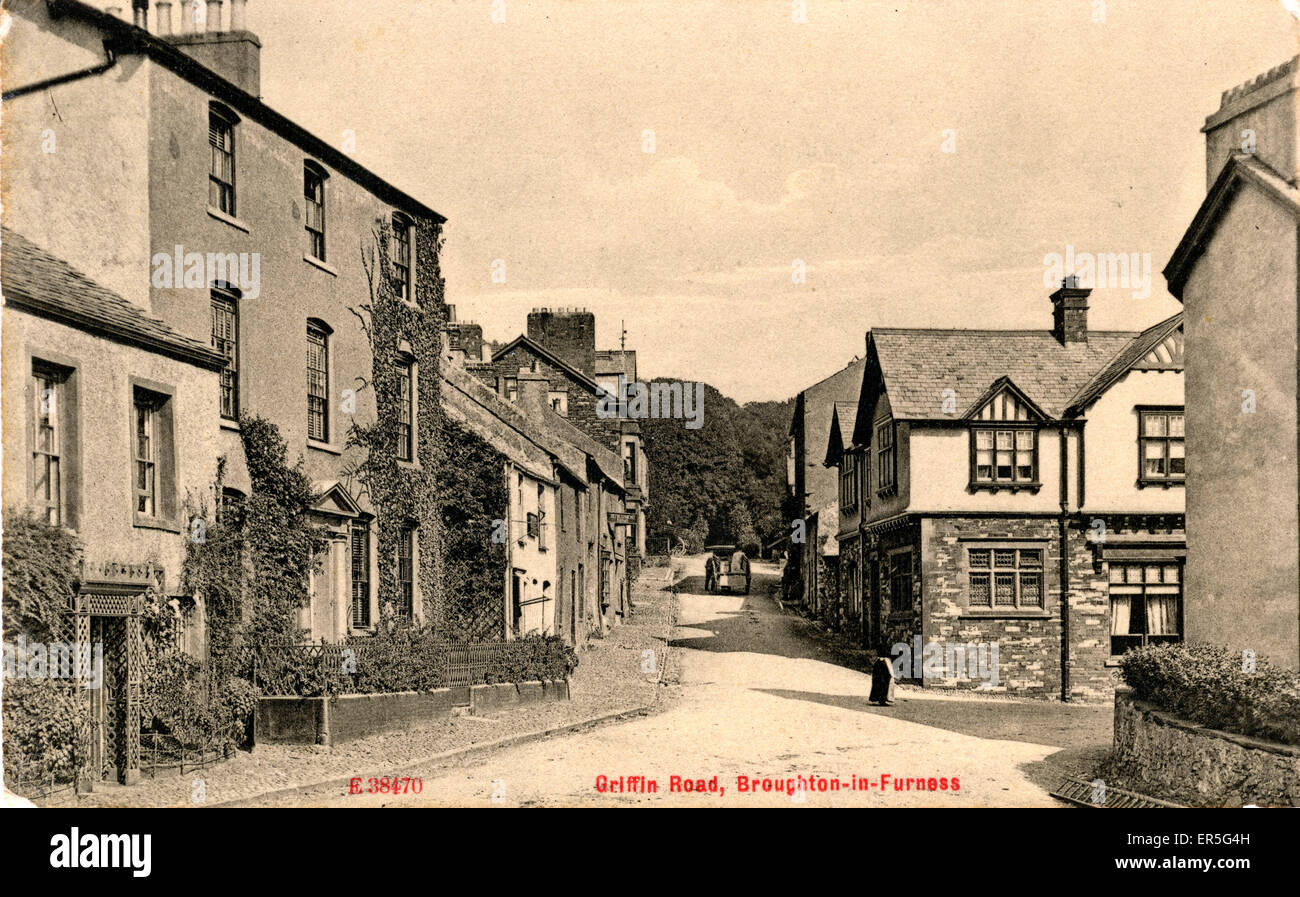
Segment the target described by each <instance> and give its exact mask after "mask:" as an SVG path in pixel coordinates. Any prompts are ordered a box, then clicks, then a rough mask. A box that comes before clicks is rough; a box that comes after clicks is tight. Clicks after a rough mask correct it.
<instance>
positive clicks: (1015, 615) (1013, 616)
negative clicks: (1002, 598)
mask: <svg viewBox="0 0 1300 897" xmlns="http://www.w3.org/2000/svg"><path fill="white" fill-rule="evenodd" d="M957 619H959V620H1055V619H1056V617H1055V616H1054V615H1053V614H1050V613H1048V612H1047V611H1045V610H977V609H973V608H967V609H966V611H965V612H963V613H961V614H958V615H957Z"/></svg>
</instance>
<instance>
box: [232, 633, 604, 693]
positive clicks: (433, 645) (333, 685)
mask: <svg viewBox="0 0 1300 897" xmlns="http://www.w3.org/2000/svg"><path fill="white" fill-rule="evenodd" d="M464 644H465V643H463V642H459V643H448V642H446V641H444V640H442V639H440V638H439V637H437V636H436V635H435V634H434V633H433V632H432V631H431V630H430V629H428V628H427V627H420V628H414V629H392V630H388V631H386V632H385V631H381V632H379V633H377V634H375V635H373V636H365V637H356V638H350V639H348V640H347V641H345V642H344V643H343V644H341V645H330V646H306V645H303V646H295V647H286V648H278V647H273V646H272V647H266V648H263V649H260V650H255V651H254V653H255V654H256V657H257V662H256V669H257V673H256V685H257V686H258V688H259V690H260V691H261V693H262V694H264V695H276V696H290V695H294V696H298V697H316V696H319V695H322V694H328V695H343V694H385V693H392V692H404V691H432V690H433V689H436V688H442V687H444V686H447V685H450V684H451V683H450V682H448V681H447V673H448V661H449V658H448V651H449V650H451V651H455V650H458V649H459V648H460V647H461V646H463V645H464ZM477 644H480V645H485V646H490V647H491V653H490V655H489V657H488V659H487V662H486V663H484V664H483V665H481V666H479V667H478V668H476V669H475V671H474V674H473V677H472V682H470V683H468V684H473V685H481V684H494V683H499V682H529V681H534V680H538V679H549V680H558V679H567V678H568V677H569V674H570V673H572V672H573V670H574V668H576V667H577V665H578V655H577V654H576V652H574V650H573V648H572V647H570V646H569V645H567V644H565V643H564V640H563V639H561V638H559V637H557V636H528V637H526V638H520V639H515V640H514V641H510V642H504V641H502V642H489V643H482V642H480V643H477ZM460 684H465V683H460Z"/></svg>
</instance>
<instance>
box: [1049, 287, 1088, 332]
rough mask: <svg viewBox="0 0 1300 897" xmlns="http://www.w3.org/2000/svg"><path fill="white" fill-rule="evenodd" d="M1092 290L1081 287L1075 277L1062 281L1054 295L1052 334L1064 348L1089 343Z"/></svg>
mask: <svg viewBox="0 0 1300 897" xmlns="http://www.w3.org/2000/svg"><path fill="white" fill-rule="evenodd" d="M1091 293H1092V290H1090V289H1083V288H1082V287H1080V286H1079V279H1078V278H1077V277H1075V276H1073V275H1071V276H1069V277H1067V278H1065V280H1063V281H1061V288H1060V289H1059V290H1057V291H1056V292H1055V293H1053V294H1052V334H1053V335H1054V336H1055V337H1056V339H1057V341H1058V342H1060V344H1061V345H1063V346H1068V345H1070V344H1071V343H1087V342H1088V296H1089V295H1090V294H1091Z"/></svg>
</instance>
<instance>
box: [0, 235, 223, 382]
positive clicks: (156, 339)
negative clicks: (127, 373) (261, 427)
mask: <svg viewBox="0 0 1300 897" xmlns="http://www.w3.org/2000/svg"><path fill="white" fill-rule="evenodd" d="M0 288H3V292H4V301H5V304H6V305H11V306H13V307H14V308H21V309H23V310H24V311H30V312H32V313H34V314H38V315H40V316H42V317H45V318H50V319H52V320H55V321H58V322H60V323H62V324H67V325H69V326H72V327H76V328H78V329H81V330H85V331H88V332H90V333H94V334H96V335H98V336H103V337H105V338H107V339H111V340H114V341H115V342H119V343H125V344H127V345H131V346H137V347H139V348H142V349H147V350H148V351H150V352H156V353H159V354H161V355H167V356H170V357H172V358H176V359H179V360H180V361H184V362H188V363H190V364H194V365H198V366H200V367H206V368H211V369H214V370H221V369H222V368H224V367H225V366H226V359H225V357H224V356H222V355H221V354H219V353H217V352H215V351H213V349H212V347H211V346H209V345H207V344H206V343H201V342H199V341H198V340H193V339H190V338H189V337H187V336H182V335H181V334H179V333H177V332H176V331H175V330H172V329H171V328H170V327H168V326H167V325H166V324H164V323H163V322H162V321H160V320H158V319H157V318H154V317H151V316H150V315H148V314H146V313H145V312H144V310H143V309H141V308H140V307H139V306H137V305H133V304H132V303H130V302H128V301H127V300H126V299H124V298H123V297H121V296H119V295H118V294H117V293H114V292H113V291H112V290H110V289H108V288H106V287H102V286H100V285H99V284H98V283H96V282H95V281H93V280H91V279H90V278H89V277H87V276H86V275H85V274H82V273H81V272H80V271H78V270H77V269H76V268H73V267H72V266H71V265H69V264H68V263H67V262H65V261H63V260H62V259H60V258H58V257H56V256H54V255H51V254H50V253H48V252H46V251H45V250H44V249H41V248H40V247H39V246H37V245H36V244H35V243H33V242H32V241H31V240H28V239H27V238H26V237H24V236H23V235H22V234H20V233H17V232H16V231H13V230H10V229H9V228H7V227H3V226H0Z"/></svg>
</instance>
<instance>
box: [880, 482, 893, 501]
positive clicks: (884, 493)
mask: <svg viewBox="0 0 1300 897" xmlns="http://www.w3.org/2000/svg"><path fill="white" fill-rule="evenodd" d="M897 494H898V484H897V483H895V484H894V485H893V486H886V487H885V488H883V489H877V490H876V495H878V496H880V497H881V498H885V497H886V496H889V495H897Z"/></svg>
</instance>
